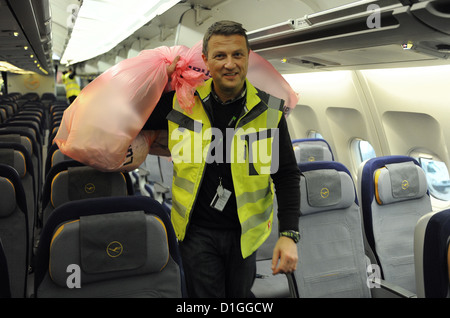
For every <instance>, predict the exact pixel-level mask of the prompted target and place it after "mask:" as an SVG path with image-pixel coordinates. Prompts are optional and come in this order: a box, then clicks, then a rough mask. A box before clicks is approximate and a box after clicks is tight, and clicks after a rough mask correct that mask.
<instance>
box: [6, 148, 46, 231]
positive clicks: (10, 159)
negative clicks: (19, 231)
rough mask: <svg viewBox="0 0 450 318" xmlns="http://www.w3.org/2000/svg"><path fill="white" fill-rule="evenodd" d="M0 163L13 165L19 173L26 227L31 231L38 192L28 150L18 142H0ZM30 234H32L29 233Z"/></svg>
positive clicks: (35, 213) (34, 219)
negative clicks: (23, 192) (25, 206)
mask: <svg viewBox="0 0 450 318" xmlns="http://www.w3.org/2000/svg"><path fill="white" fill-rule="evenodd" d="M0 164H6V165H9V166H11V167H13V168H14V169H15V170H16V171H17V173H18V174H19V177H20V180H21V183H22V186H23V188H24V190H25V196H26V204H27V214H28V216H27V219H28V222H29V225H28V229H29V231H30V234H31V233H32V231H33V229H34V226H35V222H36V215H37V203H38V192H37V189H36V187H37V185H36V181H35V179H34V177H35V174H34V167H33V162H32V159H31V157H30V154H29V152H28V150H27V149H26V148H25V147H24V146H23V145H21V144H19V143H6V142H0ZM31 235H32V234H31Z"/></svg>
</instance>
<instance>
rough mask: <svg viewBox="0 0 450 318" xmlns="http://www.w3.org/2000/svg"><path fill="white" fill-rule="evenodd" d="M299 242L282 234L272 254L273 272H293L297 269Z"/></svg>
mask: <svg viewBox="0 0 450 318" xmlns="http://www.w3.org/2000/svg"><path fill="white" fill-rule="evenodd" d="M297 261H298V252H297V244H295V242H294V241H293V240H292V239H291V238H289V237H285V236H282V237H280V238H279V239H278V241H277V244H276V245H275V248H274V249H273V256H272V273H273V275H276V274H279V273H284V274H287V273H292V272H293V271H295V270H296V269H297Z"/></svg>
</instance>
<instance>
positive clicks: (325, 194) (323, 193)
mask: <svg viewBox="0 0 450 318" xmlns="http://www.w3.org/2000/svg"><path fill="white" fill-rule="evenodd" d="M329 195H330V190H328V189H327V188H322V190H320V196H321V197H322V198H324V199H326V198H328V196H329Z"/></svg>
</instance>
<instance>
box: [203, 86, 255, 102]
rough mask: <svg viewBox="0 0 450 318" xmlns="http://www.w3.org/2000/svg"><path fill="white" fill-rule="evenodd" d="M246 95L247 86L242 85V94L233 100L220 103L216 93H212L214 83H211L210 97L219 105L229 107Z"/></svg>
mask: <svg viewBox="0 0 450 318" xmlns="http://www.w3.org/2000/svg"><path fill="white" fill-rule="evenodd" d="M246 94H247V85H246V83H244V89H243V90H242V93H241V94H240V95H238V96H236V97H235V98H233V99H229V100H227V101H225V102H222V101H221V100H220V98H219V96H217V94H216V92H214V83H211V95H212V96H213V98H214V99H215V100H216V102H218V103H219V104H221V105H229V104H232V103H234V102H236V101H238V100H240V99H241V98H243V97H245V95H246Z"/></svg>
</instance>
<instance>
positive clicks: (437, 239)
mask: <svg viewBox="0 0 450 318" xmlns="http://www.w3.org/2000/svg"><path fill="white" fill-rule="evenodd" d="M449 238H450V209H447V210H443V211H439V212H431V213H428V214H426V215H425V216H423V217H422V218H420V219H419V221H418V222H417V225H416V227H415V231H414V259H415V270H416V292H417V297H418V298H450V282H449V280H450V244H449Z"/></svg>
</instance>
